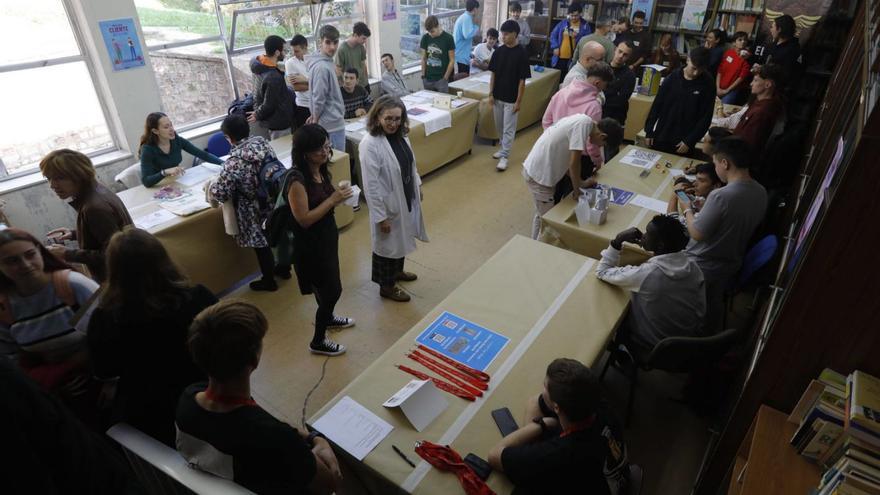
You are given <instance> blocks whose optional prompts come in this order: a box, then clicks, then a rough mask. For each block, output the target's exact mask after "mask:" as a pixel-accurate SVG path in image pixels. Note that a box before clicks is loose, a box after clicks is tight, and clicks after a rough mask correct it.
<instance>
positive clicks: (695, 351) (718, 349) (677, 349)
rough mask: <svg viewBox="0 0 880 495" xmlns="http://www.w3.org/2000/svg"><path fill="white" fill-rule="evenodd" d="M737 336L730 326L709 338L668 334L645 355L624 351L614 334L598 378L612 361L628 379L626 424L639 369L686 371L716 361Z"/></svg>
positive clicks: (601, 378) (631, 407) (630, 415)
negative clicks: (615, 362)
mask: <svg viewBox="0 0 880 495" xmlns="http://www.w3.org/2000/svg"><path fill="white" fill-rule="evenodd" d="M738 338H739V332H738V331H737V330H736V329H733V328H730V329H727V330H724V331H723V332H720V333H718V334H715V335H712V336H709V337H667V338H665V339H663V340H661V341H660V342H659V343H657V345H656V346H654V348H653V349H652V350H651V352H650V353H648V355H647V356H640V355H639V354H638V353H635V354H633V353H630V352H629V351H627V350H625V347H624V346H623V345H622V344H621V343H620V342H617V338H616V336H615V339H614V340H613V341H612V342H611V344H610V345H609V349H608V350H609V351H610V355H609V356H608V359H607V360H606V361H605V366H604V367H603V368H602V373H601V374H600V375H599V379H600V380H604V378H605V373H606V372H607V371H608V367H609V366H611V363H612V362H613V361H617V362H618V364H619V367H620V370H621V372H622V373H623V374H624V376H626V377H627V378H629V379H630V387H629V397H628V399H627V403H626V423H625V424H626V425H627V426H629V422H630V418H631V417H632V409H633V403H634V402H635V400H634V399H635V392H636V385H637V384H638V375H639V369H642V370H643V371H651V370H663V371H668V372H671V373H685V372H688V371H691V370H694V369H696V368H698V367H699V366H702V365H706V364H710V363H713V362H715V361H717V360H718V359H719V358H720V357H721V356H723V355H724V354H725V353H726V352H727V351H728V350H730V348H731V347H732V346H733V344H734V343H735V342H736V341H737V339H738ZM627 361H628V363H627Z"/></svg>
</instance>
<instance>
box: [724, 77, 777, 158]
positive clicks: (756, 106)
mask: <svg viewBox="0 0 880 495" xmlns="http://www.w3.org/2000/svg"><path fill="white" fill-rule="evenodd" d="M784 77H785V70H784V69H783V68H782V67H780V66H778V65H776V64H767V65H762V66H761V67H760V68H759V69H758V72H757V73H755V78H754V79H753V80H752V84H751V88H752V100H751V101H750V102H749V105H748V108H747V109H746V113H745V114H744V115H743V117H742V119H740V121H739V124H737V125H736V128H735V129H734V130H733V134H734V135H736V136H739V137H741V138H742V139H743V140H744V141H746V142H747V143H749V145H750V146H751V148H752V150H754V151H755V152H756V153H760V152H761V151H762V150H763V149H764V146H765V145H766V144H767V139H768V138H769V137H770V136H771V135H772V134H773V130H774V128H775V127H776V124H777V122H778V121H779V119H780V117H782V116H783V115H784V114H783V110H784V106H783V103H782V97H781V95H782V89H783V81H784Z"/></svg>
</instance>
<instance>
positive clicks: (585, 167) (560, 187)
mask: <svg viewBox="0 0 880 495" xmlns="http://www.w3.org/2000/svg"><path fill="white" fill-rule="evenodd" d="M593 168H595V166H594V165H593V160H591V159H590V157H589V156H587V155H581V180H587V179H589V178H590V176H591V175H593ZM572 191H574V187H573V186H572V184H571V177H569V176H568V174H565V177H563V178H562V180H560V181H559V182H557V183H556V190H555V191H554V192H553V203H554V204H556V203H559V202H560V201H562V198H564V197H565V195H566V194H570V193H571V192H572Z"/></svg>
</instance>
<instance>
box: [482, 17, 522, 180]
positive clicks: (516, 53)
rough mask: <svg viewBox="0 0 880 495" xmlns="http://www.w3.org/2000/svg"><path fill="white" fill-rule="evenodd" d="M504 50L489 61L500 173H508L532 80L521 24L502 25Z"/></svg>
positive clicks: (510, 22)
mask: <svg viewBox="0 0 880 495" xmlns="http://www.w3.org/2000/svg"><path fill="white" fill-rule="evenodd" d="M500 31H501V42H502V43H503V44H502V45H501V46H499V47H498V48H496V49H495V52H494V53H492V59H491V60H490V61H489V71H491V72H492V77H491V78H490V80H489V104H490V105H492V111H493V113H494V115H495V129H496V130H497V131H498V134H500V135H501V149H500V150H499V151H498V152H496V153H495V154H493V155H492V157H493V158H497V159H498V165H497V166H496V167H495V168H496V169H498V171H499V172H502V171H504V170H506V169H507V158H508V157H509V156H510V149H511V148H512V147H513V138H514V137H515V136H516V120H517V114H518V113H519V106H520V103H521V102H522V98H523V94H524V93H525V91H526V79H528V78H530V77H532V70H531V69H530V68H529V55H528V53H526V49H525V48H523V47H522V46H521V45H520V44H519V42H518V41H517V38H516V37H517V35H519V24H517V22H516V21H513V20H508V21H504V24H502V25H501V29H500Z"/></svg>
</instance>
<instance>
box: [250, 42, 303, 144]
mask: <svg viewBox="0 0 880 495" xmlns="http://www.w3.org/2000/svg"><path fill="white" fill-rule="evenodd" d="M262 57H263V55H260V56H258V57H254V58H253V59H251V72H252V73H253V74H254V113H255V115H256V116H257V120H258V121H260V122H261V123H262V124H263V125H264V126H266V127H268V128H269V129H271V130H273V131H280V130H282V129H289V128H290V127H291V126H292V125H293V105H294V103H293V95H292V93H291V91H290V90H289V89H288V88H287V84H286V83H285V82H284V72H282V71H281V70H279V69H278V67H276V66H269V65H266V64H264V63H263V62H262V61H261V60H262Z"/></svg>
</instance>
